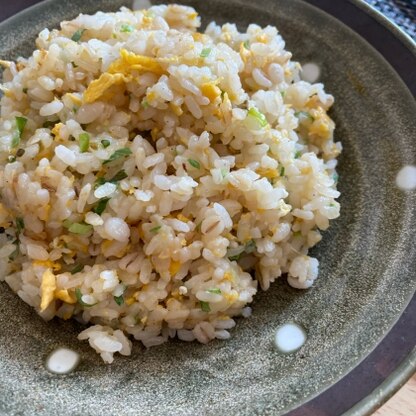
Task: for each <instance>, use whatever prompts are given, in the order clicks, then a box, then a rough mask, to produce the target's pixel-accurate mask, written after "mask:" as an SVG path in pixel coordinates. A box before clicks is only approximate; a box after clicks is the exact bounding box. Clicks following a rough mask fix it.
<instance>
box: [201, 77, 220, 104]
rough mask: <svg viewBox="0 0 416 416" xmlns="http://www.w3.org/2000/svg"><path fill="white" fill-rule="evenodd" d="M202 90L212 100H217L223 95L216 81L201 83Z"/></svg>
mask: <svg viewBox="0 0 416 416" xmlns="http://www.w3.org/2000/svg"><path fill="white" fill-rule="evenodd" d="M201 92H202V94H203V95H205V97H207V98H208V99H209V100H210V101H211V102H213V101H215V99H216V98H217V97H219V96H220V95H221V90H220V89H219V88H218V87H217V85H216V82H215V81H214V82H207V83H205V84H202V85H201Z"/></svg>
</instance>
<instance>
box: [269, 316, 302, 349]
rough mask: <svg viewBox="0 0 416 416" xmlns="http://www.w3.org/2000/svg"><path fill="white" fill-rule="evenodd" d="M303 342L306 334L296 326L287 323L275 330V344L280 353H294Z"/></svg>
mask: <svg viewBox="0 0 416 416" xmlns="http://www.w3.org/2000/svg"><path fill="white" fill-rule="evenodd" d="M305 341H306V333H305V331H304V329H303V328H302V327H301V326H299V325H298V324H295V323H287V324H284V325H282V326H280V327H279V328H277V331H276V336H275V344H276V347H277V348H278V349H279V350H280V351H281V352H284V353H289V352H295V351H297V350H298V349H299V348H300V347H301V346H302V345H303V344H304V343H305Z"/></svg>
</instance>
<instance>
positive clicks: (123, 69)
mask: <svg viewBox="0 0 416 416" xmlns="http://www.w3.org/2000/svg"><path fill="white" fill-rule="evenodd" d="M134 69H135V70H138V71H141V72H153V73H154V74H157V75H163V74H165V73H166V71H165V70H164V69H163V68H162V67H161V65H160V64H159V62H158V61H157V59H156V58H152V57H150V56H143V55H136V54H134V53H132V52H129V51H127V50H126V49H122V50H121V51H120V58H119V59H117V60H115V61H114V62H113V63H112V64H111V65H110V67H109V68H108V73H109V74H124V75H129V74H130V73H131V71H132V70H134Z"/></svg>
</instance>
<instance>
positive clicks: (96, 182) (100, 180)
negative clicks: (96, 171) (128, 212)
mask: <svg viewBox="0 0 416 416" xmlns="http://www.w3.org/2000/svg"><path fill="white" fill-rule="evenodd" d="M106 182H107V181H106V179H105V178H104V176H100V177H99V178H97V180H96V181H95V184H94V189H97V188H98V187H99V186H101V185H104V184H105V183H106Z"/></svg>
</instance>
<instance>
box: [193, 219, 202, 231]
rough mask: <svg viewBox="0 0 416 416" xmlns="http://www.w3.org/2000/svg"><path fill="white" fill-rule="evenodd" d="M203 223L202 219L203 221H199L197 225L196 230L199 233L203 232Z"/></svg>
mask: <svg viewBox="0 0 416 416" xmlns="http://www.w3.org/2000/svg"><path fill="white" fill-rule="evenodd" d="M201 224H202V221H201V222H199V223H198V224H197V225H196V227H195V231H196V232H197V233H200V232H201Z"/></svg>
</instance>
